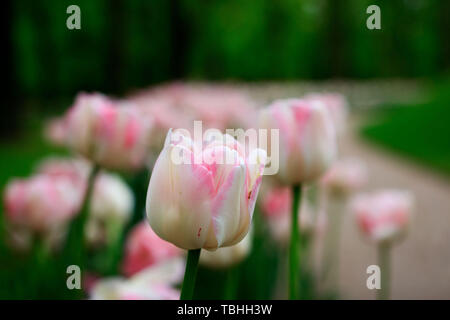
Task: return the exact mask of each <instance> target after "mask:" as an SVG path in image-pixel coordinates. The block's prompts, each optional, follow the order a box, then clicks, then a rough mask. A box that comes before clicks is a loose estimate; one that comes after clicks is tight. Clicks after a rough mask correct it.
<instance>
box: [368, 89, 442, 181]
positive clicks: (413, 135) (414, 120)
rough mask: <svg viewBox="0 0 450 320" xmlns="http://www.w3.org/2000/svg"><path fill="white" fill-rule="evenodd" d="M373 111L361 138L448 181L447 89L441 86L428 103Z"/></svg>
mask: <svg viewBox="0 0 450 320" xmlns="http://www.w3.org/2000/svg"><path fill="white" fill-rule="evenodd" d="M380 109H381V110H379V111H376V112H375V114H374V115H373V117H371V119H372V120H370V121H369V122H368V123H367V124H366V125H365V126H364V127H363V128H361V134H362V136H363V137H364V138H366V139H367V140H369V141H371V142H374V143H376V144H378V145H381V146H383V147H386V148H387V149H390V150H392V151H394V152H398V153H399V154H402V155H404V156H406V157H409V158H411V159H412V160H415V161H416V162H418V163H421V164H423V165H426V166H428V167H430V168H432V169H434V170H437V171H438V172H441V173H443V174H444V175H446V176H447V177H450V124H449V120H450V86H449V85H448V83H447V84H446V85H442V86H440V88H439V89H438V90H435V92H434V94H433V95H432V96H431V98H430V99H429V100H428V102H425V103H420V104H410V105H386V106H382V107H381V108H380Z"/></svg>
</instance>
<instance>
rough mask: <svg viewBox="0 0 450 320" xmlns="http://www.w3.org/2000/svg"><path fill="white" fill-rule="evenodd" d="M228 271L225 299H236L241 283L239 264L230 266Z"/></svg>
mask: <svg viewBox="0 0 450 320" xmlns="http://www.w3.org/2000/svg"><path fill="white" fill-rule="evenodd" d="M226 272H227V279H226V282H225V292H224V299H225V300H234V299H236V292H237V289H238V285H239V265H237V266H232V267H230V268H229V269H228V270H227V271H226Z"/></svg>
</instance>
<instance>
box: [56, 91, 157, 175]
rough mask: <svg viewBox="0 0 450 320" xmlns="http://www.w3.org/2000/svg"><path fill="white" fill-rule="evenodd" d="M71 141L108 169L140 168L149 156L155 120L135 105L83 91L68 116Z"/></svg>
mask: <svg viewBox="0 0 450 320" xmlns="http://www.w3.org/2000/svg"><path fill="white" fill-rule="evenodd" d="M64 121H65V122H66V126H67V132H66V142H67V144H68V145H69V146H70V147H71V148H72V149H73V150H75V151H76V152H78V153H79V154H81V155H83V156H85V157H87V158H88V159H90V160H91V161H92V162H94V163H97V164H99V165H101V166H103V167H104V168H108V169H138V168H141V167H142V166H143V165H144V164H145V161H146V158H147V156H148V144H149V138H150V129H151V125H152V122H151V120H150V118H149V117H143V116H142V114H140V113H139V112H138V110H137V109H136V108H135V107H134V106H131V105H127V104H124V103H120V102H116V101H113V100H111V99H109V98H107V97H106V96H103V95H100V94H84V93H82V94H79V95H78V96H77V98H76V101H75V103H74V105H73V106H72V107H71V108H70V110H69V111H68V114H67V115H66V117H65V120H64Z"/></svg>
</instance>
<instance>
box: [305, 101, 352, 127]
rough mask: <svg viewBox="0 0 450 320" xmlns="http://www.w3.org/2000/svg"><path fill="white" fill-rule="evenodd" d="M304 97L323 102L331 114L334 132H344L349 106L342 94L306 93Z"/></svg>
mask: <svg viewBox="0 0 450 320" xmlns="http://www.w3.org/2000/svg"><path fill="white" fill-rule="evenodd" d="M305 99H306V100H309V101H318V102H321V103H323V104H324V106H325V107H326V108H327V110H328V111H329V113H330V115H331V119H332V120H333V124H334V126H335V129H336V133H337V134H342V133H344V130H345V127H346V122H347V116H348V109H349V108H348V102H347V99H345V97H344V96H343V95H341V94H339V93H311V94H308V95H306V96H305Z"/></svg>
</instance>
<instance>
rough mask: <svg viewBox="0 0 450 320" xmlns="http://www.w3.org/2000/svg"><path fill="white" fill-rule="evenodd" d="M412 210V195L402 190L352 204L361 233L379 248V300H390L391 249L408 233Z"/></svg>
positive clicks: (364, 196) (364, 197) (369, 196)
mask: <svg viewBox="0 0 450 320" xmlns="http://www.w3.org/2000/svg"><path fill="white" fill-rule="evenodd" d="M412 207H413V198H412V195H411V194H410V193H408V192H406V191H400V190H382V191H378V192H375V193H373V194H360V195H358V196H357V197H355V199H354V200H353V202H352V209H353V211H354V212H355V215H356V221H357V223H358V226H359V227H360V229H361V231H362V232H363V234H364V235H365V236H367V237H368V238H369V239H370V240H372V241H374V242H376V243H377V245H378V260H379V262H378V264H379V266H380V269H381V290H379V292H378V299H388V298H389V285H390V248H391V246H392V244H393V242H394V241H395V240H397V239H399V238H400V237H402V236H404V235H405V234H406V231H407V229H408V225H409V222H410V219H411V211H412Z"/></svg>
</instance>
